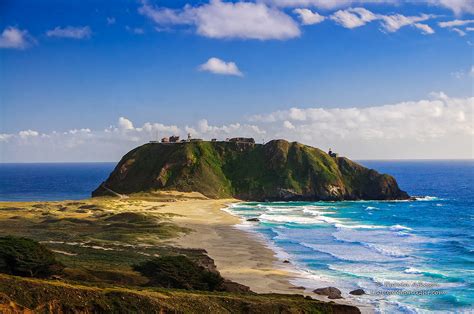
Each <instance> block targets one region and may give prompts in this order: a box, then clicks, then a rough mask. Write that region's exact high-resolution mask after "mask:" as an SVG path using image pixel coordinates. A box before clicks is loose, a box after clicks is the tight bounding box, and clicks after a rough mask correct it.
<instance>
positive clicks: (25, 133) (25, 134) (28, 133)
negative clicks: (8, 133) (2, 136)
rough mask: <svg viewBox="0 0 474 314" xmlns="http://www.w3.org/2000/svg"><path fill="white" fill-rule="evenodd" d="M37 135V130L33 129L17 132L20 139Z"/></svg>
mask: <svg viewBox="0 0 474 314" xmlns="http://www.w3.org/2000/svg"><path fill="white" fill-rule="evenodd" d="M38 135H39V133H38V131H33V130H25V131H20V132H18V136H19V137H20V138H22V139H27V138H29V137H36V136H38Z"/></svg>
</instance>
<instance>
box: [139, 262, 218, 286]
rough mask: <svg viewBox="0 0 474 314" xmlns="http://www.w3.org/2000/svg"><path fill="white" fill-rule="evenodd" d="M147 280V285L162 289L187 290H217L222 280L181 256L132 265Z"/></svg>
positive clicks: (215, 274)
mask: <svg viewBox="0 0 474 314" xmlns="http://www.w3.org/2000/svg"><path fill="white" fill-rule="evenodd" d="M133 268H134V269H135V270H136V271H138V272H140V273H141V274H142V275H143V276H145V277H147V278H148V279H149V284H150V285H153V286H159V287H164V288H176V289H188V290H207V291H213V290H218V289H219V288H220V287H221V285H222V283H223V281H224V278H222V277H221V275H219V273H213V272H210V271H208V270H207V269H205V268H204V267H202V266H199V265H197V264H196V263H195V262H193V261H192V260H190V259H189V258H188V257H186V256H183V255H177V256H162V257H157V258H154V259H152V260H150V261H146V262H143V263H141V264H139V265H134V266H133Z"/></svg>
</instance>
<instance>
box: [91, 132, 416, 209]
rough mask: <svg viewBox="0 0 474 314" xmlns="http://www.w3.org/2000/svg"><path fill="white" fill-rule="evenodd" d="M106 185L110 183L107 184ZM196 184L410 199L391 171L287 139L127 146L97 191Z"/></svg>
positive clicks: (237, 190)
mask: <svg viewBox="0 0 474 314" xmlns="http://www.w3.org/2000/svg"><path fill="white" fill-rule="evenodd" d="M104 186H105V187H106V188H104ZM108 189H110V190H113V191H115V192H118V193H122V194H130V193H137V192H149V191H154V190H178V191H183V192H190V191H196V192H200V193H202V194H204V195H206V196H207V197H211V198H223V197H235V198H238V199H242V200H253V201H279V200H284V201H289V200H311V201H317V200H327V201H337V200H396V199H407V198H408V197H409V196H408V194H407V193H406V192H404V191H402V190H400V189H399V187H398V184H397V182H396V180H395V179H394V178H393V177H391V176H390V175H386V174H379V173H378V172H377V171H375V170H372V169H367V168H365V167H363V166H361V165H359V164H357V163H355V162H353V161H351V160H349V159H347V158H344V157H331V156H329V155H328V154H326V153H325V152H323V151H322V150H320V149H317V148H314V147H310V146H307V145H303V144H300V143H297V142H291V143H290V142H287V141H285V140H273V141H270V142H268V143H266V144H265V145H262V144H252V143H239V142H204V141H203V142H185V143H173V144H171V143H169V144H162V143H149V144H145V145H142V146H140V147H137V148H135V149H133V150H132V151H130V152H129V153H127V154H126V155H125V156H124V157H123V158H122V160H121V161H120V162H119V163H118V165H117V166H116V167H115V169H114V171H113V172H112V173H111V174H110V176H109V178H108V179H107V180H106V181H105V182H104V183H103V185H101V186H99V187H98V188H97V189H96V190H95V191H94V192H93V193H92V196H101V195H110V191H108Z"/></svg>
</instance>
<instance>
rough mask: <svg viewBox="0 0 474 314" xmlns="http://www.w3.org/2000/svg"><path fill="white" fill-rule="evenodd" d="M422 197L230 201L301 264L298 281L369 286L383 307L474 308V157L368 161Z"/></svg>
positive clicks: (252, 227) (401, 309)
mask: <svg viewBox="0 0 474 314" xmlns="http://www.w3.org/2000/svg"><path fill="white" fill-rule="evenodd" d="M360 163H362V164H363V165H365V166H367V167H370V168H374V169H377V170H378V171H380V172H384V173H390V174H392V175H394V176H395V178H396V179H397V180H398V183H399V185H400V186H401V188H402V189H404V190H406V191H407V192H408V193H409V194H410V195H416V196H420V197H419V198H418V200H417V201H398V202H380V201H377V202H376V201H360V202H274V203H241V204H236V205H233V206H231V207H230V208H229V209H227V210H228V211H230V212H231V213H233V214H236V215H239V216H240V217H242V218H244V219H248V218H254V217H257V218H259V220H260V222H258V223H250V222H245V223H243V224H242V225H241V227H242V228H245V229H247V230H251V231H255V232H258V233H260V234H261V235H263V236H264V237H265V238H266V240H267V241H269V242H270V243H271V246H272V247H274V248H276V249H277V250H278V252H279V253H280V254H281V256H283V258H285V259H289V260H291V263H292V264H293V265H294V266H295V267H296V268H297V269H299V270H300V273H301V276H302V278H299V279H296V280H295V282H294V283H295V284H297V285H303V286H305V287H308V288H311V289H314V288H318V287H326V286H336V287H338V288H340V289H341V290H342V291H343V292H345V295H346V297H349V296H348V295H347V292H349V291H351V290H353V289H357V288H362V289H364V290H365V291H366V292H368V293H369V295H366V296H362V297H351V298H355V299H357V300H358V301H360V302H367V303H371V304H373V305H374V306H375V307H376V309H377V311H379V312H381V313H424V312H430V313H431V312H441V313H446V312H453V313H460V312H465V313H474V306H473V305H474V241H473V240H474V231H473V230H474V184H473V183H474V161H472V160H471V161H361V162H360Z"/></svg>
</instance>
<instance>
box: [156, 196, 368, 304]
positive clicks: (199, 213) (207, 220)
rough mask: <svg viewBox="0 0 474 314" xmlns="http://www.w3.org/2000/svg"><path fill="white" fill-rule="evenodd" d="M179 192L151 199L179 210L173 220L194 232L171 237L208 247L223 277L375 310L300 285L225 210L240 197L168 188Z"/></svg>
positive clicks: (262, 289)
mask: <svg viewBox="0 0 474 314" xmlns="http://www.w3.org/2000/svg"><path fill="white" fill-rule="evenodd" d="M165 193H166V194H167V195H169V196H171V197H173V196H179V199H178V201H176V202H171V203H170V202H164V203H161V202H155V201H153V202H150V204H149V205H150V206H153V207H154V208H157V207H156V206H158V208H160V211H163V212H166V213H173V214H177V215H178V216H175V217H172V221H173V222H174V223H176V224H178V225H180V226H182V227H186V228H190V229H192V230H194V231H193V232H191V233H189V234H187V235H184V236H182V237H179V238H174V239H172V240H171V242H172V243H173V245H176V246H180V247H183V248H201V249H205V250H206V251H207V252H208V254H209V256H210V257H211V258H213V259H214V261H215V264H216V266H217V269H218V270H219V272H220V273H221V274H222V276H223V277H225V278H227V279H230V280H232V281H236V282H238V283H241V284H244V285H246V286H248V287H250V289H251V290H252V291H254V292H257V293H285V294H304V295H309V296H311V297H312V298H314V299H318V300H322V301H334V302H337V303H340V304H348V305H355V306H357V307H358V308H359V309H360V310H361V312H362V313H373V308H372V307H370V306H369V305H367V304H361V303H359V302H356V301H354V300H349V299H340V300H330V299H328V298H326V297H323V296H320V295H317V294H315V293H313V292H312V291H311V290H307V289H303V287H297V286H294V285H292V284H291V283H290V280H291V279H295V278H298V277H299V276H301V275H300V274H299V273H298V271H297V270H296V269H293V267H292V266H291V264H287V263H283V261H282V260H279V259H278V258H277V257H276V252H274V251H273V250H272V249H271V248H270V247H269V246H268V244H266V243H265V241H264V240H263V238H262V239H260V238H259V236H258V235H257V234H255V233H253V232H250V231H248V232H247V231H244V230H241V229H239V228H236V225H238V224H240V223H241V220H240V218H238V217H236V216H233V215H231V214H229V213H227V212H226V211H224V210H222V209H223V208H226V207H227V206H229V205H230V204H232V203H237V202H240V201H239V200H237V199H208V198H206V197H204V196H202V195H201V194H199V193H186V194H184V193H180V192H165ZM183 196H184V197H183Z"/></svg>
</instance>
